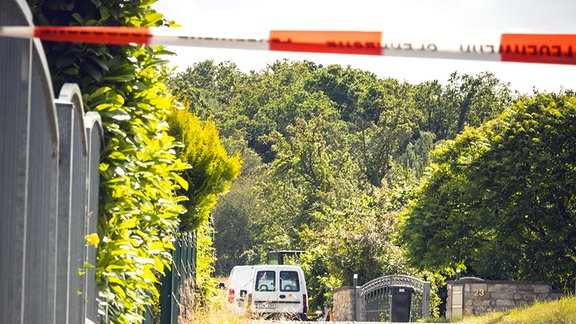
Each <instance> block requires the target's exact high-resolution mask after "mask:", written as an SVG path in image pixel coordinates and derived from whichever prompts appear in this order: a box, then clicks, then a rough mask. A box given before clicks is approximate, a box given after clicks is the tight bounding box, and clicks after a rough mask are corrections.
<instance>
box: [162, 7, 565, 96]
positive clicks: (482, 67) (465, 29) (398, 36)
mask: <svg viewBox="0 0 576 324" xmlns="http://www.w3.org/2000/svg"><path fill="white" fill-rule="evenodd" d="M153 7H154V8H155V9H156V10H158V11H159V12H160V13H162V14H164V16H165V18H167V19H169V20H174V21H175V22H176V23H178V24H180V25H181V26H182V27H181V29H182V32H183V34H186V35H191V36H205V37H239V38H255V39H267V38H268V35H269V31H270V30H352V31H381V32H383V35H384V36H383V38H384V41H386V40H387V39H394V40H398V41H404V40H407V41H412V40H413V39H421V40H423V41H425V42H436V41H438V40H446V39H451V38H454V39H456V38H457V39H461V40H469V41H471V42H474V41H475V40H477V39H480V38H481V37H484V35H500V34H501V33H557V34H576V1H573V0H546V1H544V0H435V1H431V0H395V1H389V0H347V1H344V0H290V1H280V0H159V1H158V2H157V3H155V4H154V5H153ZM575 46H576V44H575ZM168 49H169V50H171V51H173V52H176V53H177V56H175V57H167V58H169V59H170V65H172V66H176V67H177V69H178V70H179V71H183V70H185V69H186V68H187V67H189V66H192V65H193V64H194V63H195V62H200V61H204V60H207V59H211V60H214V62H216V63H218V62H225V61H229V62H233V63H235V64H236V65H237V66H238V67H239V69H240V70H241V71H243V72H246V73H247V72H249V71H250V70H254V71H260V70H263V69H265V68H266V66H267V64H270V63H273V62H275V61H277V60H282V59H284V58H286V59H288V60H290V61H303V60H309V61H313V62H315V63H317V64H322V65H324V66H326V65H329V64H339V65H342V66H348V65H349V66H351V67H352V68H358V69H362V70H368V71H371V72H374V73H375V74H376V75H378V76H379V77H381V78H387V77H392V78H396V79H398V80H400V81H407V82H409V83H413V84H417V83H420V82H425V81H430V80H438V81H440V82H441V83H446V82H447V80H448V78H449V76H450V74H451V73H453V72H455V71H457V72H458V73H459V74H470V75H477V74H478V73H481V72H484V71H489V72H492V73H493V74H494V75H495V76H496V77H497V78H498V79H500V80H501V81H503V82H509V83H510V85H511V88H512V89H514V90H518V91H520V92H522V93H531V92H532V89H533V88H536V89H537V90H540V91H551V92H558V91H560V90H561V89H576V66H575V65H559V64H534V63H530V64H529V63H508V62H486V61H468V60H446V59H424V58H401V57H383V56H365V55H350V54H349V55H342V54H313V53H291V52H270V51H255V50H232V49H211V48H195V47H174V46H170V47H168Z"/></svg>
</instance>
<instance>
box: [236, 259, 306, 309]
mask: <svg viewBox="0 0 576 324" xmlns="http://www.w3.org/2000/svg"><path fill="white" fill-rule="evenodd" d="M228 302H229V303H231V304H232V306H233V307H234V308H235V310H236V311H237V312H244V311H246V310H249V311H250V312H252V313H256V314H262V315H283V316H289V317H298V318H300V319H302V320H306V319H307V312H308V291H307V288H306V279H305V278H304V272H303V271H302V268H301V267H299V266H293V265H255V266H235V267H234V268H233V269H232V272H231V273H230V277H229V279H228Z"/></svg>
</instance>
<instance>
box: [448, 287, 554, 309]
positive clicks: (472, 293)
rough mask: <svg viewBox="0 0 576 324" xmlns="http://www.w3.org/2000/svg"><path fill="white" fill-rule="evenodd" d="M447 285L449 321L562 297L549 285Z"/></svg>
mask: <svg viewBox="0 0 576 324" xmlns="http://www.w3.org/2000/svg"><path fill="white" fill-rule="evenodd" d="M447 284H448V298H447V300H446V318H459V317H462V316H467V315H472V314H473V315H483V314H486V313H489V312H494V311H503V310H507V309H512V308H516V307H520V306H525V305H530V304H532V303H534V301H537V300H538V301H540V300H552V299H559V298H560V297H562V294H561V293H559V292H556V291H553V290H552V287H551V286H550V285H549V284H546V283H534V282H524V281H483V280H457V281H449V282H448V283H447Z"/></svg>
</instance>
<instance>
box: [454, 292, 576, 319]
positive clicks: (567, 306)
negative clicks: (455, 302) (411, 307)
mask: <svg viewBox="0 0 576 324" xmlns="http://www.w3.org/2000/svg"><path fill="white" fill-rule="evenodd" d="M450 322H452V323H475V324H496V323H498V324H513V323H514V324H520V323H530V324H576V297H574V296H572V297H565V298H562V299H560V300H557V301H550V302H537V303H535V304H534V305H532V306H526V307H521V308H516V309H512V310H508V311H504V312H494V313H490V314H487V315H484V316H467V317H464V318H462V319H460V320H452V321H450Z"/></svg>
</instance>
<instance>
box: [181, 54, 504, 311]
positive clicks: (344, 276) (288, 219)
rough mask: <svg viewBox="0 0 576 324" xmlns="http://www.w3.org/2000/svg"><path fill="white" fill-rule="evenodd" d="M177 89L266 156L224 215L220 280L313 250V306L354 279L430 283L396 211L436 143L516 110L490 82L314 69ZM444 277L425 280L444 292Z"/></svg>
mask: <svg viewBox="0 0 576 324" xmlns="http://www.w3.org/2000/svg"><path fill="white" fill-rule="evenodd" d="M170 84H171V86H172V89H174V92H173V93H174V95H176V96H178V97H180V98H192V99H191V100H194V101H195V102H196V103H197V104H194V105H193V108H194V109H195V110H196V111H197V113H198V115H199V116H201V118H210V120H212V121H214V123H215V124H216V127H217V128H218V129H219V131H220V134H222V135H223V137H225V138H227V143H228V145H231V146H234V147H239V148H241V149H240V150H241V151H242V152H243V153H242V154H243V156H244V158H246V157H247V156H251V155H250V154H253V153H254V152H255V153H256V154H258V156H259V159H254V160H253V161H258V162H255V163H254V164H253V166H254V167H253V168H252V167H251V168H245V169H244V170H243V174H242V175H241V176H240V179H239V181H238V182H237V183H236V184H235V185H234V186H233V187H232V189H231V193H232V194H231V195H229V196H228V197H226V198H225V199H224V200H222V201H221V202H222V203H223V204H222V205H221V204H220V203H219V204H218V205H217V206H216V208H215V209H214V219H215V226H216V230H217V234H216V238H215V242H216V247H217V252H218V256H219V260H218V261H217V264H216V269H217V271H218V272H219V274H221V275H227V274H228V273H229V270H230V268H231V267H232V266H233V265H236V264H243V263H257V262H262V261H263V260H264V259H263V258H262V257H263V256H264V255H265V254H266V251H268V250H276V249H297V250H300V249H304V250H306V251H307V252H306V253H305V254H304V255H303V256H302V259H301V260H300V262H303V266H304V268H305V269H306V273H307V279H308V281H309V293H310V295H311V296H312V298H313V299H312V302H311V306H312V307H313V308H314V307H317V306H322V305H325V304H326V303H328V302H329V300H330V298H331V291H332V289H334V288H337V287H338V285H342V284H345V283H349V282H350V280H351V278H352V274H353V273H359V274H361V278H362V280H364V281H366V280H370V279H374V277H375V276H380V275H383V274H391V273H397V272H402V273H405V274H413V275H417V276H420V277H422V276H424V273H419V272H416V271H415V270H413V269H410V268H409V267H408V266H407V264H406V258H405V256H404V254H403V253H404V250H403V248H402V247H401V246H399V243H398V242H397V241H396V233H398V229H399V228H398V227H399V225H400V224H399V219H400V218H399V216H398V211H399V210H401V209H402V208H403V207H404V206H405V204H407V203H408V201H409V200H410V198H411V197H413V187H414V186H415V185H416V184H417V183H418V181H419V179H420V177H422V175H423V174H424V172H425V169H426V168H427V166H428V163H429V158H428V152H429V151H430V150H431V149H432V148H433V146H434V144H435V142H436V141H438V140H441V139H446V138H452V137H453V136H455V134H456V133H458V132H459V131H461V129H459V126H461V127H464V126H465V125H473V126H478V125H479V124H481V123H483V122H485V121H487V120H488V119H491V118H493V117H495V116H496V115H497V114H498V113H500V112H501V111H502V110H503V109H504V108H505V106H506V104H507V103H508V102H509V101H510V100H511V99H510V97H511V96H510V93H509V90H508V88H507V86H506V85H502V84H501V83H500V82H499V81H498V80H497V79H495V78H494V76H493V75H491V74H480V75H478V76H475V77H473V76H469V75H463V76H459V75H457V74H454V75H453V76H452V77H451V79H450V80H449V82H448V85H446V86H442V85H440V84H439V83H438V82H437V81H434V82H429V83H423V84H420V85H416V86H415V85H411V84H408V83H401V82H398V81H397V80H394V79H379V78H377V77H376V76H375V75H374V74H373V73H369V72H366V71H361V70H357V69H352V68H350V67H348V68H342V67H340V66H337V65H330V66H327V67H323V66H321V65H316V64H314V63H311V62H307V61H305V62H289V61H278V62H275V63H273V64H270V65H269V66H268V67H267V68H266V69H265V70H263V71H260V72H258V73H257V72H251V73H249V74H242V73H241V72H239V71H238V70H237V68H236V66H235V65H234V64H231V63H224V64H218V65H215V64H214V63H213V62H211V61H206V62H201V63H197V64H195V65H194V66H193V67H192V68H189V69H187V70H186V72H185V73H180V74H178V75H176V76H175V77H173V78H172V79H171V81H170ZM261 163H262V164H261ZM445 272H446V271H444V270H442V271H441V272H439V273H437V274H431V273H429V272H426V276H427V277H428V278H434V281H435V282H437V284H438V285H441V284H442V280H443V277H444V275H446V273H445ZM448 272H449V271H448Z"/></svg>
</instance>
